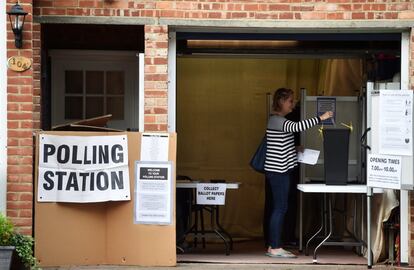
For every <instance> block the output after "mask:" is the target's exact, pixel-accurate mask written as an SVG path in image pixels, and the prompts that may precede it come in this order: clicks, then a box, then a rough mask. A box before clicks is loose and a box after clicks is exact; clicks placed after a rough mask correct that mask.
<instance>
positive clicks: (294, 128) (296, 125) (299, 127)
mask: <svg viewBox="0 0 414 270" xmlns="http://www.w3.org/2000/svg"><path fill="white" fill-rule="evenodd" d="M332 116H333V113H332V112H331V111H328V112H325V113H324V114H322V115H321V116H316V117H313V118H309V119H306V120H302V121H299V122H293V121H290V120H286V121H285V122H284V123H283V131H285V132H300V131H304V130H306V129H308V128H311V127H313V126H315V125H316V124H318V123H319V122H321V121H323V120H326V119H329V118H331V117H332Z"/></svg>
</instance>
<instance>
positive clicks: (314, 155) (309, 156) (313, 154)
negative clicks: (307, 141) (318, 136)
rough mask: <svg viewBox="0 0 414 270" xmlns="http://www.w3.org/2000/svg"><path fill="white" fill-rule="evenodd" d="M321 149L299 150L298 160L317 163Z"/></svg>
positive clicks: (312, 163)
mask: <svg viewBox="0 0 414 270" xmlns="http://www.w3.org/2000/svg"><path fill="white" fill-rule="evenodd" d="M319 153H320V151H318V150H313V149H305V150H303V152H298V162H300V163H305V164H310V165H315V164H316V162H317V161H318V158H319Z"/></svg>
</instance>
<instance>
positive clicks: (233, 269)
mask: <svg viewBox="0 0 414 270" xmlns="http://www.w3.org/2000/svg"><path fill="white" fill-rule="evenodd" d="M43 269H44V270H94V269H97V270H115V269H120V270H224V269H225V270H274V269H275V270H276V269H277V270H279V269H283V270H314V269H321V270H328V269H329V270H330V269H339V270H359V269H361V270H362V269H367V267H366V266H362V265H312V264H306V265H303V264H300V265H291V264H290V265H283V264H213V263H211V264H202V263H181V264H178V265H177V266H176V267H139V266H87V267H86V266H73V267H59V268H55V267H52V268H51V267H48V268H43ZM372 269H376V270H391V269H392V270H394V269H408V268H395V267H393V266H386V265H375V266H374V267H373V268H372ZM411 269H412V268H411Z"/></svg>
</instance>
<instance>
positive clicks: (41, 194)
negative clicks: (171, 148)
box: [37, 134, 131, 203]
mask: <svg viewBox="0 0 414 270" xmlns="http://www.w3.org/2000/svg"><path fill="white" fill-rule="evenodd" d="M37 181H38V192H37V193H38V194H37V200H38V201H39V202H76V203H86V202H104V201H128V200H130V199H131V197H130V189H129V188H130V187H129V168H128V141H127V136H126V135H116V136H56V135H47V134H42V135H40V136H39V168H38V180H37Z"/></svg>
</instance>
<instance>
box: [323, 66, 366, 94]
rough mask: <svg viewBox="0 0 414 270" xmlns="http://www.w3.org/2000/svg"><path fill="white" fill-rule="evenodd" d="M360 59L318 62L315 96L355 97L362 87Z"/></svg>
mask: <svg viewBox="0 0 414 270" xmlns="http://www.w3.org/2000/svg"><path fill="white" fill-rule="evenodd" d="M363 74H364V72H363V64H362V60H361V59H326V60H322V61H320V70H319V81H318V88H317V93H316V95H325V96H356V95H358V94H359V91H360V89H361V88H362V86H363V85H364V78H363Z"/></svg>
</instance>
